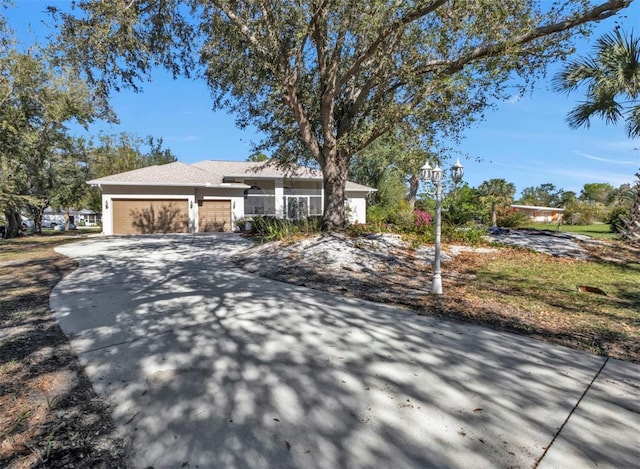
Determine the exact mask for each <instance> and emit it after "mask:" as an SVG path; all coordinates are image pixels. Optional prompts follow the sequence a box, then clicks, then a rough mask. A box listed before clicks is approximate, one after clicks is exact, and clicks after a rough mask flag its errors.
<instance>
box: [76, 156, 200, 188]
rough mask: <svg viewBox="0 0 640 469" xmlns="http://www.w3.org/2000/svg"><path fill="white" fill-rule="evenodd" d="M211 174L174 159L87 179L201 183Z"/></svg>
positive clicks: (176, 183)
mask: <svg viewBox="0 0 640 469" xmlns="http://www.w3.org/2000/svg"><path fill="white" fill-rule="evenodd" d="M210 179H211V175H210V174H209V173H208V172H207V171H205V170H204V169H200V168H197V167H195V166H193V165H189V164H186V163H182V162H180V161H176V162H175V163H168V164H163V165H156V166H147V167H146V168H140V169H134V170H133V171H127V172H125V173H120V174H113V175H111V176H105V177H102V178H98V179H93V180H91V181H89V182H88V183H89V184H105V185H112V184H114V185H115V184H126V185H130V184H131V185H133V184H140V185H151V184H157V185H201V184H206V183H207V182H209V180H210Z"/></svg>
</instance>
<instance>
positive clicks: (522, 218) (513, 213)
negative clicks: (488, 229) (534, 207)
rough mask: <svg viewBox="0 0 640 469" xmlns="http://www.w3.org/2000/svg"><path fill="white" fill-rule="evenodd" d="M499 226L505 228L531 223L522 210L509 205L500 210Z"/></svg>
mask: <svg viewBox="0 0 640 469" xmlns="http://www.w3.org/2000/svg"><path fill="white" fill-rule="evenodd" d="M497 221H498V226H502V227H504V228H518V227H521V226H524V225H526V224H528V223H529V218H528V217H527V216H526V215H525V214H524V213H522V212H518V211H517V210H515V209H513V208H511V207H509V208H506V209H502V210H500V209H499V210H498V220H497Z"/></svg>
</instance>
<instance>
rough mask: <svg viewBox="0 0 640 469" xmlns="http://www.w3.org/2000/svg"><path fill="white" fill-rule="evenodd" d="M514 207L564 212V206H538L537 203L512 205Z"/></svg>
mask: <svg viewBox="0 0 640 469" xmlns="http://www.w3.org/2000/svg"><path fill="white" fill-rule="evenodd" d="M511 207H512V208H521V209H524V210H545V211H547V212H564V209H563V208H558V207H538V206H537V205H511Z"/></svg>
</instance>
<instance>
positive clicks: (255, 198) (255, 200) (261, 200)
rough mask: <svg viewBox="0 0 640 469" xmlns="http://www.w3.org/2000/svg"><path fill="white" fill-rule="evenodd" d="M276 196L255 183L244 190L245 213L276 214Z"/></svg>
mask: <svg viewBox="0 0 640 469" xmlns="http://www.w3.org/2000/svg"><path fill="white" fill-rule="evenodd" d="M275 213H276V197H275V194H269V193H268V192H267V191H265V190H263V189H261V188H260V187H259V186H256V185H253V186H251V187H250V188H249V189H246V190H245V191H244V214H245V215H275Z"/></svg>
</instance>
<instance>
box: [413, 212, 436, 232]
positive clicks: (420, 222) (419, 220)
mask: <svg viewBox="0 0 640 469" xmlns="http://www.w3.org/2000/svg"><path fill="white" fill-rule="evenodd" d="M413 218H414V225H415V227H416V228H417V229H418V230H423V229H425V228H427V227H428V226H429V225H431V220H432V218H431V214H430V213H429V212H425V211H424V210H420V209H416V210H414V211H413Z"/></svg>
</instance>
